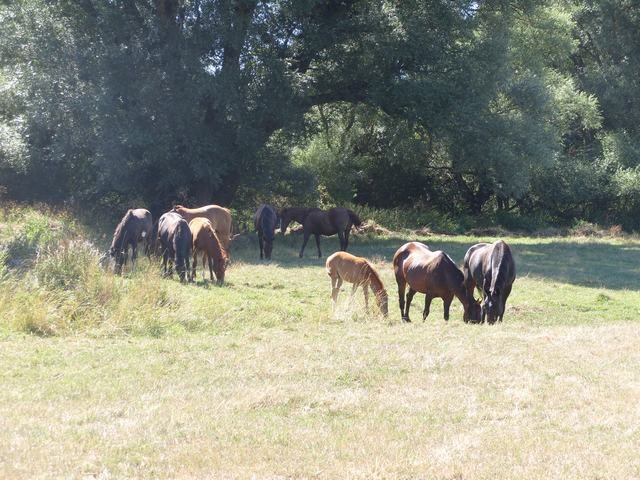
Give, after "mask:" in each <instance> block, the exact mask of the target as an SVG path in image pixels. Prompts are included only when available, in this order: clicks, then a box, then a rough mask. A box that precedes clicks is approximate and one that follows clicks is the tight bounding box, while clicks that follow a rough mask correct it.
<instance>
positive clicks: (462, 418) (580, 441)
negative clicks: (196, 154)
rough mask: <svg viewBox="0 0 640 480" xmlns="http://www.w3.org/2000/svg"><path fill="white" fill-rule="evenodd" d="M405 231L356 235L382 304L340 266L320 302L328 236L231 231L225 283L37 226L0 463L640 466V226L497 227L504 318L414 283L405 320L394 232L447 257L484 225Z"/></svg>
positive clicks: (5, 324)
mask: <svg viewBox="0 0 640 480" xmlns="http://www.w3.org/2000/svg"><path fill="white" fill-rule="evenodd" d="M31 214H33V215H36V213H31ZM0 221H5V222H6V217H5V220H0ZM55 221H58V220H55ZM7 228H9V227H7ZM75 228H76V229H75V230H73V232H76V231H77V232H80V231H82V230H81V229H80V227H75ZM10 229H11V233H10V234H7V233H6V232H5V233H3V231H0V242H5V244H6V242H13V241H16V242H17V241H20V240H19V237H20V235H21V234H20V233H19V232H22V231H23V230H22V228H21V227H20V226H15V227H11V228H10ZM68 231H71V230H70V229H69V230H68ZM3 235H4V236H3ZM78 235H80V234H78ZM412 235H413V234H409V233H408V234H407V235H403V236H400V235H395V236H387V237H379V236H373V235H360V236H356V237H355V238H353V241H352V245H351V248H350V250H351V251H352V252H353V253H354V254H357V255H362V256H366V257H367V258H369V259H372V260H373V262H374V264H375V265H376V266H377V268H378V270H379V271H380V273H381V276H382V279H383V281H384V283H385V285H386V287H387V290H388V292H389V317H388V318H387V319H384V318H382V317H381V316H378V315H376V314H375V313H371V314H366V313H365V312H364V309H363V307H364V305H363V300H362V294H361V293H360V292H358V294H357V295H356V298H355V301H354V304H353V305H349V304H348V296H349V295H348V290H349V287H348V286H347V287H346V288H344V289H343V290H344V291H343V292H342V293H341V295H340V298H339V305H340V309H339V311H338V312H337V313H336V314H335V315H332V314H331V305H330V285H329V279H328V277H327V275H326V273H325V272H324V258H326V256H327V255H328V254H330V253H332V252H333V251H334V249H335V248H336V247H337V245H338V241H337V239H336V238H323V239H322V247H323V253H324V255H325V256H324V258H323V259H318V258H317V256H316V255H315V245H313V242H311V244H310V245H308V246H307V252H306V253H307V256H305V258H304V259H303V260H300V259H298V257H297V251H298V248H299V246H300V242H301V238H300V237H299V236H294V235H292V236H287V237H285V238H282V237H278V238H277V239H276V244H275V248H274V260H273V261H272V262H271V263H268V264H267V263H263V262H260V261H259V260H258V258H257V257H258V255H257V246H256V245H255V244H254V242H253V239H252V238H248V237H243V238H240V239H238V240H237V241H236V242H235V244H234V247H233V251H232V261H233V263H232V265H231V267H230V269H229V270H228V271H227V275H226V284H225V285H224V286H223V287H218V286H215V285H211V284H210V283H208V282H203V281H202V272H201V271H199V272H198V282H197V283H196V284H195V285H182V284H180V283H179V282H178V281H177V280H176V279H175V277H174V278H173V279H163V278H161V277H160V275H159V272H158V268H157V265H156V264H150V263H148V262H147V261H146V259H144V260H142V261H141V262H140V264H139V265H138V268H137V270H136V272H134V273H130V272H128V273H126V274H125V275H123V276H122V277H116V276H114V275H112V274H110V273H105V272H103V271H102V270H101V269H100V267H99V266H98V265H97V257H98V253H97V251H98V250H102V248H103V244H101V243H100V240H99V241H98V244H99V247H100V248H99V249H97V250H95V247H93V246H91V245H89V244H86V243H79V244H78V243H69V242H67V243H65V241H62V242H61V243H60V244H57V243H56V242H55V241H53V242H52V241H50V240H47V242H46V244H43V245H40V244H37V242H36V245H35V246H34V247H33V248H34V250H35V251H38V252H40V253H39V256H38V258H37V260H32V262H33V264H32V266H31V267H30V268H29V269H27V270H26V271H25V270H24V269H20V268H18V267H17V266H14V265H12V264H11V262H8V263H7V265H8V266H7V267H6V268H5V270H7V272H8V273H6V274H5V275H3V276H2V277H0V278H1V279H0V282H1V284H0V309H1V310H0V311H2V312H3V313H2V316H1V317H0V371H1V372H2V376H1V378H2V388H1V389H0V431H1V432H2V433H0V478H61V477H62V478H250V477H253V476H255V477H256V478H312V477H317V478H441V479H467V478H469V479H471V478H473V479H475V478H486V479H489V478H530V479H538V478H550V479H551V478H554V479H555V478H576V479H578V478H579V479H583V478H592V479H595V478H637V477H640V460H638V455H637V451H636V450H637V445H638V444H640V429H639V428H638V415H639V414H640V411H639V410H638V407H637V403H638V402H637V400H638V398H640V350H639V349H638V348H637V339H638V338H639V337H640V322H638V312H639V308H638V306H639V305H640V293H639V292H638V290H639V289H638V286H640V267H638V266H639V265H640V241H638V240H637V239H634V238H600V239H589V238H578V237H573V238H544V239H540V238H527V237H517V238H507V239H506V240H507V242H508V243H509V244H510V245H511V247H512V249H513V252H514V254H515V258H516V262H517V270H518V279H517V280H516V283H515V285H514V290H513V293H512V296H511V297H510V298H509V302H508V306H507V311H506V314H505V320H504V322H503V323H502V324H498V325H494V326H488V325H467V324H464V323H463V322H462V308H461V306H460V304H459V303H458V302H457V301H454V304H453V305H452V313H451V319H450V321H449V322H448V323H447V322H444V321H443V319H442V302H441V301H439V300H436V301H434V303H433V306H432V309H431V314H430V316H429V318H428V319H427V321H426V322H425V323H422V322H420V321H419V320H418V319H419V318H420V315H419V312H420V311H421V309H422V301H423V300H422V296H421V295H418V296H416V298H415V300H414V304H413V305H414V306H413V308H412V312H413V318H414V323H412V324H402V323H401V322H400V314H399V309H398V304H397V293H396V289H395V284H394V281H393V274H392V270H391V266H390V260H391V258H392V256H393V253H394V252H395V250H396V249H397V248H398V247H399V246H400V245H401V244H402V243H404V242H405V241H409V240H416V239H418V240H422V241H424V242H426V243H427V244H428V245H430V246H431V247H432V248H433V249H443V250H445V251H446V252H448V253H449V254H450V255H451V256H452V257H453V258H454V259H455V260H456V261H461V260H462V257H463V256H464V253H465V251H466V249H467V248H468V247H469V246H470V245H471V244H473V243H476V242H478V241H491V240H493V238H489V237H487V238H477V237H469V236H444V235H441V236H430V237H417V238H414V237H413V236H412ZM80 236H81V235H80ZM16 238H18V240H16ZM78 241H80V240H78ZM69 248H71V249H74V251H77V252H79V253H78V254H76V255H72V254H71V253H70V252H69ZM3 271H4V270H3ZM415 320H418V321H415Z"/></svg>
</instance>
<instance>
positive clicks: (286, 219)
mask: <svg viewBox="0 0 640 480" xmlns="http://www.w3.org/2000/svg"><path fill="white" fill-rule="evenodd" d="M314 211H320V209H319V208H316V207H310V208H307V207H287V208H283V209H282V210H280V213H279V214H278V216H279V217H280V232H281V233H282V235H284V232H286V231H287V227H288V226H289V224H290V223H291V222H292V221H296V222H298V223H299V224H300V225H302V224H304V219H305V218H307V215H309V213H311V212H314Z"/></svg>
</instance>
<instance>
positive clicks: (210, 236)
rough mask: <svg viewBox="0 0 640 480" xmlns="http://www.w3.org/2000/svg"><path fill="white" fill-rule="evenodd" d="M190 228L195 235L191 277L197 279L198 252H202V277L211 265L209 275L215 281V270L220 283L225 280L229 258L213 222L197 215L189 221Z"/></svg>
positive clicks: (193, 235) (192, 234)
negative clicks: (206, 267) (207, 266)
mask: <svg viewBox="0 0 640 480" xmlns="http://www.w3.org/2000/svg"><path fill="white" fill-rule="evenodd" d="M189 229H190V230H191V236H192V237H193V265H192V267H191V268H192V269H193V270H192V273H191V279H192V280H193V281H195V280H196V268H197V262H198V260H197V258H198V254H199V253H201V254H202V278H203V279H204V271H205V266H206V265H207V264H208V265H209V276H210V277H211V281H212V282H213V272H214V271H215V273H216V279H217V280H218V282H217V283H218V285H222V284H223V282H224V272H225V270H226V268H227V263H228V261H229V258H228V257H227V252H225V250H224V248H223V247H222V245H221V242H220V240H219V239H218V236H217V235H216V232H215V231H214V230H213V225H211V222H210V221H209V220H207V219H206V218H203V217H196V218H194V219H193V220H191V222H189Z"/></svg>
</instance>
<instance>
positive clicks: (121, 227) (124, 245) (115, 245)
mask: <svg viewBox="0 0 640 480" xmlns="http://www.w3.org/2000/svg"><path fill="white" fill-rule="evenodd" d="M152 231H153V222H152V221H151V213H150V212H149V210H145V209H144V208H137V209H135V210H128V211H127V213H125V215H124V217H122V220H120V223H119V224H118V226H117V227H116V230H115V232H114V233H113V240H112V241H111V247H110V248H109V255H110V257H111V259H112V260H113V261H114V263H115V266H114V271H115V273H117V274H120V273H121V272H122V266H123V265H125V264H126V263H127V257H128V252H129V247H131V264H132V265H135V261H136V258H137V256H138V243H140V242H141V241H144V244H145V253H146V254H147V255H148V254H149V253H150V246H151V241H152V240H151V234H152Z"/></svg>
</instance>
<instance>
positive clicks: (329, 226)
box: [299, 208, 362, 258]
mask: <svg viewBox="0 0 640 480" xmlns="http://www.w3.org/2000/svg"><path fill="white" fill-rule="evenodd" d="M361 223H362V222H361V221H360V219H359V218H358V215H356V214H355V212H353V211H352V210H349V209H347V208H332V209H331V210H326V211H325V210H313V211H311V212H309V213H308V214H307V216H306V217H305V219H304V221H303V223H302V228H303V232H304V240H303V241H302V248H301V249H300V254H299V257H300V258H302V255H303V254H304V248H305V247H306V246H307V242H308V241H309V237H310V236H311V235H312V234H313V235H314V236H315V237H316V245H317V247H318V257H322V252H321V251H320V235H324V236H326V237H329V236H331V235H335V234H336V233H337V234H338V238H339V239H340V250H342V251H346V250H347V247H348V246H349V232H350V231H351V226H352V225H355V226H360V224H361Z"/></svg>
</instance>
